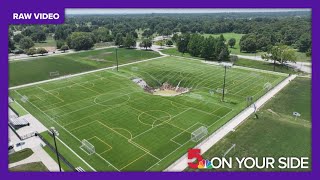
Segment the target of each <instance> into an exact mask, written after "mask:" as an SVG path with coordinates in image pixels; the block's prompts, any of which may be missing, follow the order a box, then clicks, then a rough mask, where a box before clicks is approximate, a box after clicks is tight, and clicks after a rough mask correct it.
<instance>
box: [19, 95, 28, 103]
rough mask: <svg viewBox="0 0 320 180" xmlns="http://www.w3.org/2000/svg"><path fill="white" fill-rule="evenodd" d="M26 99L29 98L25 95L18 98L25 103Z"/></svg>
mask: <svg viewBox="0 0 320 180" xmlns="http://www.w3.org/2000/svg"><path fill="white" fill-rule="evenodd" d="M28 99H29V98H28V97H27V96H22V97H21V99H20V100H21V101H22V102H24V103H26V102H27V101H28Z"/></svg>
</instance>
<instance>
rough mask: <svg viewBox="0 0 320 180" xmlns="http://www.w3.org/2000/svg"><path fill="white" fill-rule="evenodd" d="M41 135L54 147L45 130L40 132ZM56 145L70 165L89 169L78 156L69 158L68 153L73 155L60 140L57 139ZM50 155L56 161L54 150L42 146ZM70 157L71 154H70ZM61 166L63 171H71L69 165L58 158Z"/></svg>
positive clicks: (50, 137)
mask: <svg viewBox="0 0 320 180" xmlns="http://www.w3.org/2000/svg"><path fill="white" fill-rule="evenodd" d="M41 135H42V137H43V138H45V139H46V140H47V141H48V142H49V143H50V144H51V145H52V146H53V147H54V142H53V138H52V136H51V135H49V133H48V132H47V131H45V132H43V133H41ZM57 147H58V151H59V153H60V154H61V155H62V156H63V157H65V158H66V160H67V161H68V162H69V163H71V164H72V165H75V167H79V166H80V167H82V168H84V169H90V167H88V166H87V165H86V164H85V163H84V162H83V161H81V160H80V159H79V158H69V157H70V155H74V154H73V152H72V151H70V149H68V148H67V147H66V146H65V145H64V144H62V143H61V141H59V140H57ZM43 149H44V150H45V151H46V152H47V153H48V154H49V155H50V156H51V157H52V159H53V160H55V161H56V162H57V163H58V161H57V155H56V153H55V152H54V151H52V150H51V149H50V148H49V147H48V146H45V147H44V148H43ZM71 157H72V156H71ZM60 164H61V168H62V169H63V171H73V170H72V169H71V168H70V167H69V166H67V164H66V163H64V161H62V160H60Z"/></svg>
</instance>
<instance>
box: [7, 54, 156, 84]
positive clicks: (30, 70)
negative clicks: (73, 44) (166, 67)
mask: <svg viewBox="0 0 320 180" xmlns="http://www.w3.org/2000/svg"><path fill="white" fill-rule="evenodd" d="M158 56H160V55H159V54H158V53H156V52H153V51H143V50H135V49H122V48H120V49H118V60H119V64H125V63H130V62H134V61H139V60H143V59H150V58H154V57H158ZM114 65H116V55H115V48H107V49H100V50H89V51H84V52H78V53H72V54H65V55H55V56H48V57H38V58H33V59H26V60H21V61H19V60H18V61H10V62H9V71H10V72H9V86H17V85H21V84H27V83H31V82H37V81H42V80H47V79H51V78H55V77H59V76H64V75H69V74H75V73H80V72H85V71H90V70H94V69H99V68H104V67H109V66H114ZM50 72H58V73H59V75H55V76H50Z"/></svg>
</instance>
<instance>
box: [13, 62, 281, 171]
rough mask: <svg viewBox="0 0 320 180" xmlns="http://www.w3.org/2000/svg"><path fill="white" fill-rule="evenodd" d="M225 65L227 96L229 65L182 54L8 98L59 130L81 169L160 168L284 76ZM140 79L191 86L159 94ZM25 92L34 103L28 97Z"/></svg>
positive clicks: (65, 153) (47, 85)
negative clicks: (91, 149) (197, 134)
mask: <svg viewBox="0 0 320 180" xmlns="http://www.w3.org/2000/svg"><path fill="white" fill-rule="evenodd" d="M227 71H228V73H227V83H226V89H227V93H226V98H225V102H221V100H220V99H221V94H220V93H218V92H215V91H216V90H217V89H218V88H222V83H223V74H224V69H223V68H221V67H220V66H215V65H208V64H205V63H202V62H201V61H197V60H189V59H184V58H177V57H163V58H159V59H156V60H153V61H148V62H142V63H139V64H134V65H128V66H125V67H121V68H120V71H119V72H116V71H112V70H105V71H100V72H95V73H90V74H86V75H82V76H77V77H72V78H66V79H63V80H59V81H52V82H49V83H44V84H40V85H34V86H30V87H25V88H20V89H16V90H11V91H10V96H11V97H12V98H13V99H15V100H16V101H18V102H19V103H20V104H21V105H22V106H23V107H24V108H26V109H27V110H28V111H29V112H30V113H31V114H33V115H34V116H35V117H36V118H37V119H39V120H40V121H41V122H42V123H43V124H44V125H45V126H46V127H51V126H54V127H55V128H56V129H57V130H58V131H59V134H60V136H59V138H60V139H61V140H62V141H63V142H64V144H65V145H63V146H60V147H62V148H63V149H64V150H62V152H61V153H62V155H63V156H65V157H66V159H67V160H69V161H71V160H72V161H73V163H74V164H73V165H74V166H75V167H77V166H81V167H83V168H84V169H85V170H86V171H94V170H96V171H137V170H139V171H160V170H163V169H165V168H166V167H167V166H169V165H170V164H171V163H172V162H174V161H175V160H176V159H178V158H179V157H180V156H182V155H183V154H185V153H186V151H187V149H188V148H191V147H194V146H195V145H196V144H197V143H196V142H193V141H191V138H190V137H191V133H192V132H193V131H194V130H196V129H197V128H199V127H201V126H205V127H207V128H208V131H209V133H212V132H214V131H215V130H216V129H218V128H219V127H221V125H223V124H225V123H226V122H227V121H228V120H229V119H230V118H232V117H233V116H235V115H236V114H238V113H239V112H240V111H241V110H242V109H244V108H245V107H246V106H247V104H246V101H245V98H246V97H248V96H253V98H254V100H255V99H257V98H259V97H260V96H262V95H263V94H264V93H265V92H266V91H265V89H264V85H265V84H266V83H268V82H269V83H271V84H272V85H273V86H274V85H276V84H278V83H279V82H280V81H281V80H283V79H284V78H285V77H286V76H281V75H276V74H269V73H263V72H258V71H249V70H243V69H237V68H232V69H228V70H227ZM135 77H139V78H142V79H143V80H145V81H146V82H147V83H148V85H150V86H152V87H160V85H161V84H162V83H164V82H168V83H170V84H171V85H173V86H177V85H179V87H186V88H191V91H190V92H188V93H186V94H183V95H179V96H174V97H163V96H156V95H152V94H150V93H147V92H145V91H143V89H141V88H140V87H139V86H138V85H137V84H135V83H134V82H133V81H132V80H131V79H132V78H135ZM210 91H211V92H214V93H209V92H210ZM21 96H27V97H28V101H27V102H26V103H23V102H22V101H21V100H20V99H21ZM83 139H86V140H88V141H89V142H90V143H91V144H93V145H94V146H95V152H96V153H95V154H92V155H89V154H88V153H87V151H85V150H83V149H81V148H80V146H81V141H82V140H83ZM61 143H62V142H61ZM68 148H71V149H72V151H71V150H70V149H68ZM65 149H68V151H66V150H65ZM80 158H81V159H83V160H80ZM83 164H86V165H83ZM88 164H89V165H90V166H88Z"/></svg>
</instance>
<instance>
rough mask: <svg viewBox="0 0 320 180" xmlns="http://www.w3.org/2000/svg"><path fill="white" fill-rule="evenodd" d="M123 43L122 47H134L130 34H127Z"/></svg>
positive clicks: (133, 38)
mask: <svg viewBox="0 0 320 180" xmlns="http://www.w3.org/2000/svg"><path fill="white" fill-rule="evenodd" d="M123 41H124V42H123V46H124V47H127V48H132V47H135V46H136V39H135V37H134V36H133V35H132V34H131V33H128V34H127V35H126V37H125V38H124V40H123Z"/></svg>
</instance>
